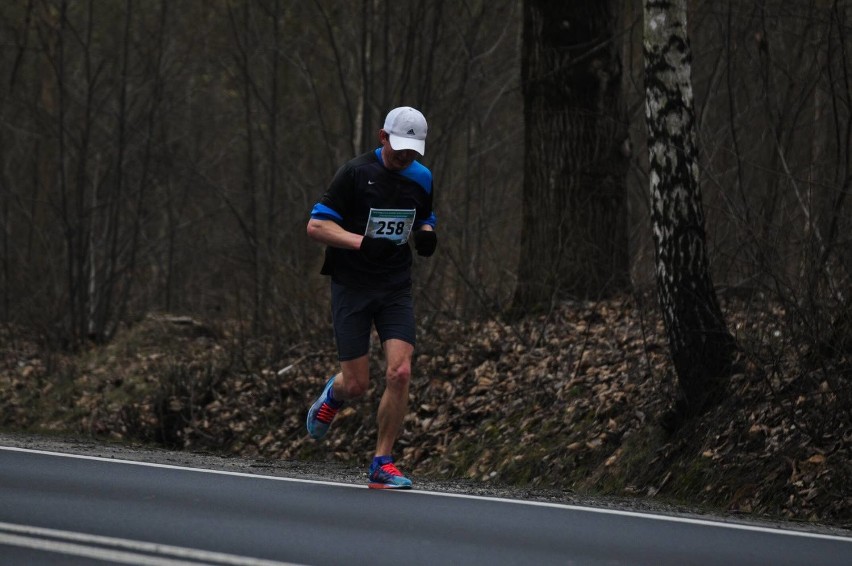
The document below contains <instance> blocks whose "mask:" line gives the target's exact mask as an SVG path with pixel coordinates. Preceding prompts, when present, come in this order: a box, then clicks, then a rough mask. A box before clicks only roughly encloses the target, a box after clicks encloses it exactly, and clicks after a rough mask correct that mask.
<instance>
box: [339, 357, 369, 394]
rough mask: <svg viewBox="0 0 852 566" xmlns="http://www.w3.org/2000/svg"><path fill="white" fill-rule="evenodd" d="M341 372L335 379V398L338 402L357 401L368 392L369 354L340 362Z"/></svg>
mask: <svg viewBox="0 0 852 566" xmlns="http://www.w3.org/2000/svg"><path fill="white" fill-rule="evenodd" d="M340 369H341V372H340V373H338V374H337V375H336V376H335V377H334V385H333V386H332V388H333V389H334V398H335V399H336V400H337V401H349V400H352V399H357V398H358V397H361V396H362V395H363V394H364V393H366V392H367V387H368V386H369V385H370V358H369V354H366V355H364V356H361V357H360V358H355V359H354V360H347V361H345V362H340Z"/></svg>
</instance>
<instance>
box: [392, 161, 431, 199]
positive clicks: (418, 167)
mask: <svg viewBox="0 0 852 566" xmlns="http://www.w3.org/2000/svg"><path fill="white" fill-rule="evenodd" d="M400 173H401V174H402V176H403V177H406V178H408V179H411V180H412V181H414V182H415V183H417V184H418V185H420V186H421V187H423V190H424V191H426V192H427V193H431V192H432V172H431V171H429V169H427V168H426V166H425V165H423V164H422V163H420V162H419V161H415V162H414V163H412V164H411V165H409V166H408V167H406V168H405V169H404V170H402V171H400Z"/></svg>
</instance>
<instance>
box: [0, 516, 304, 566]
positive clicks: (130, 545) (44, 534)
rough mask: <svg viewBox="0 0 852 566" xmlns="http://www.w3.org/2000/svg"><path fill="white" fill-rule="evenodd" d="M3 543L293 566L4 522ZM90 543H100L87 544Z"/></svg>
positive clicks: (144, 557) (88, 553)
mask: <svg viewBox="0 0 852 566" xmlns="http://www.w3.org/2000/svg"><path fill="white" fill-rule="evenodd" d="M9 533H15V534H9ZM51 539H58V540H51ZM62 541H73V542H62ZM0 544H6V545H11V546H18V547H24V548H32V549H36V550H41V551H45V552H56V553H61V554H70V555H72V556H84V557H86V558H96V559H98V560H108V561H110V562H119V563H122V564H139V565H146V566H147V565H151V566H184V565H188V564H191V565H194V566H198V564H199V561H204V563H205V564H223V565H227V566H294V565H293V564H292V563H289V562H276V561H274V560H262V559H259V558H251V557H248V556H238V555H235V554H225V553H222V552H211V551H207V550H198V549H195V548H186V547H182V546H171V545H167V544H156V543H151V542H143V541H138V540H130V539H123V538H115V537H105V536H100V535H90V534H86V533H79V532H74V531H63V530H58V529H46V528H43V527H33V526H30V525H17V524H14V523H4V522H0ZM87 544H88V545H97V546H86V545H87ZM105 547H111V548H105ZM116 549H121V550H116ZM139 553H146V554H139ZM181 559H184V560H181ZM187 560H191V561H192V562H188V561H187Z"/></svg>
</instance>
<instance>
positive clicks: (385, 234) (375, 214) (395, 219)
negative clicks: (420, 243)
mask: <svg viewBox="0 0 852 566" xmlns="http://www.w3.org/2000/svg"><path fill="white" fill-rule="evenodd" d="M416 212H417V211H416V210H415V209H413V208H412V209H411V210H399V209H395V208H371V209H370V217H369V218H368V219H367V230H366V231H365V232H364V235H365V236H370V237H371V238H388V239H389V240H393V241H394V242H395V243H396V245H398V246H401V245H402V244H404V243H406V242H407V241H408V236H409V235H411V228H412V227H413V226H414V216H415V213H416Z"/></svg>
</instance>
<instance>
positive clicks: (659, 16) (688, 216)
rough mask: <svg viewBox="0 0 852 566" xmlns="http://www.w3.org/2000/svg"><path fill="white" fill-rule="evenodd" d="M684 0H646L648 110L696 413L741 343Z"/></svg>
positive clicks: (669, 290) (671, 293)
mask: <svg viewBox="0 0 852 566" xmlns="http://www.w3.org/2000/svg"><path fill="white" fill-rule="evenodd" d="M690 62H691V53H690V49H689V43H688V38H687V28H686V2H685V0H645V116H646V118H647V124H648V151H649V156H650V185H651V186H650V189H651V220H652V223H653V232H654V246H655V251H656V279H657V291H658V294H659V300H660V307H661V308H662V313H663V321H664V323H665V327H666V333H667V336H668V340H669V348H670V349H671V356H672V361H673V363H674V367H675V371H676V373H677V377H678V381H679V384H680V389H681V393H682V394H683V398H682V401H685V405H683V406H681V409H685V410H686V411H687V412H689V413H696V412H698V411H700V410H701V409H702V407H703V406H704V405H705V404H706V402H707V401H709V400H710V399H711V398H712V397H711V396H712V395H713V394H714V393H716V392H718V391H719V388H718V385H720V384H721V379H720V378H722V377H724V376H725V375H726V373H727V372H728V371H729V369H730V364H731V360H732V356H733V353H734V349H735V347H736V344H735V342H734V339H733V337H732V336H731V335H730V333H729V332H728V329H727V327H726V324H725V320H724V317H723V315H722V312H721V309H720V308H719V303H718V301H717V299H716V293H715V290H714V288H713V282H712V281H711V278H710V266H709V261H708V257H707V251H706V239H705V232H704V212H703V208H702V204H701V193H700V190H699V184H698V148H697V144H696V131H695V112H694V108H693V95H692V84H691V76H690V75H691V66H690Z"/></svg>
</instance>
